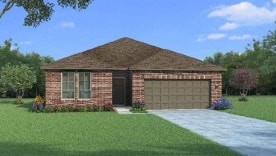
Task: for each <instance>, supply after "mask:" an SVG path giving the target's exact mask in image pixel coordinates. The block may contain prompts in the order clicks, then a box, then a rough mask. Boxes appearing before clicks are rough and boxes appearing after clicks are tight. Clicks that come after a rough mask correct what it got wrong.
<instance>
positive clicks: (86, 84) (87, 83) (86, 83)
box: [84, 81, 90, 90]
mask: <svg viewBox="0 0 276 156" xmlns="http://www.w3.org/2000/svg"><path fill="white" fill-rule="evenodd" d="M84 86H85V88H84V89H85V90H90V82H89V81H87V82H85V83H84Z"/></svg>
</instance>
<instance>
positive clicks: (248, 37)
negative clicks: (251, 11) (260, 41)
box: [228, 34, 252, 40]
mask: <svg viewBox="0 0 276 156" xmlns="http://www.w3.org/2000/svg"><path fill="white" fill-rule="evenodd" d="M251 38H252V36H251V35H249V34H244V35H233V36H229V37H228V39H229V40H247V39H251Z"/></svg>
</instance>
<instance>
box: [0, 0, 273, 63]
mask: <svg viewBox="0 0 276 156" xmlns="http://www.w3.org/2000/svg"><path fill="white" fill-rule="evenodd" d="M2 8H3V3H1V2H0V9H2ZM54 10H55V12H54V14H53V16H52V18H51V20H50V21H47V22H44V23H42V24H40V25H39V26H38V27H36V28H34V27H28V26H23V22H24V17H25V16H26V12H25V11H24V10H23V9H22V8H18V7H14V8H12V9H11V10H10V11H9V12H7V13H6V14H5V15H4V16H3V17H2V18H0V45H1V44H3V42H4V40H6V39H9V38H12V40H13V43H17V45H18V48H19V50H20V52H21V53H24V54H26V53H30V52H37V53H39V54H40V55H42V56H47V55H49V56H52V57H53V58H54V59H55V60H58V59H61V58H64V57H67V56H70V55H73V54H75V53H79V52H82V51H85V50H88V49H91V48H94V47H97V46H100V45H103V44H105V43H108V42H111V41H114V40H117V39H119V38H122V37H129V38H133V39H135V40H139V41H142V42H145V43H148V44H151V45H154V46H158V47H160V48H164V49H169V50H173V51H176V52H178V53H182V54H185V55H188V56H191V57H194V58H197V59H201V60H203V59H204V58H205V57H206V56H212V55H213V54H214V53H215V52H223V53H226V52H229V51H235V52H244V50H245V48H246V47H247V45H248V44H252V41H253V39H257V40H262V38H263V36H265V35H266V34H267V33H268V31H269V30H275V27H276V24H275V23H274V22H275V21H276V0H248V1H243V0H223V1H222V0H94V1H93V3H92V4H91V5H90V6H89V7H88V8H87V9H85V10H82V11H77V10H73V9H71V8H65V9H63V8H61V7H60V6H58V5H55V7H54Z"/></svg>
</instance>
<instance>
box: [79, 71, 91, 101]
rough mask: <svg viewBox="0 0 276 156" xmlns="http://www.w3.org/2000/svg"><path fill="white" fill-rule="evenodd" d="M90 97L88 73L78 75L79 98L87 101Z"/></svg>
mask: <svg viewBox="0 0 276 156" xmlns="http://www.w3.org/2000/svg"><path fill="white" fill-rule="evenodd" d="M90 97H91V91H90V73H79V98H83V99H89V98H90Z"/></svg>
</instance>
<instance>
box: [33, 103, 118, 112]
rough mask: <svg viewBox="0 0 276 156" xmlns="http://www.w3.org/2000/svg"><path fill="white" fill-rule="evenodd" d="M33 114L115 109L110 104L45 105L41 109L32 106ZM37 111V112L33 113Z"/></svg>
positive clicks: (112, 110) (37, 106)
mask: <svg viewBox="0 0 276 156" xmlns="http://www.w3.org/2000/svg"><path fill="white" fill-rule="evenodd" d="M32 109H33V112H46V113H53V112H104V111H105V112H114V111H115V109H114V108H113V105H112V104H111V103H106V104H103V105H92V104H88V105H47V106H46V107H42V106H40V105H33V108H32ZM34 110H39V111H34Z"/></svg>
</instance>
